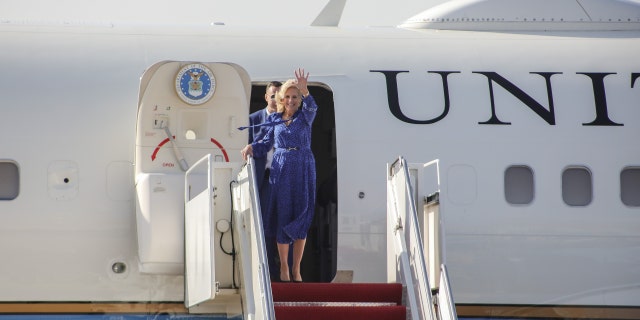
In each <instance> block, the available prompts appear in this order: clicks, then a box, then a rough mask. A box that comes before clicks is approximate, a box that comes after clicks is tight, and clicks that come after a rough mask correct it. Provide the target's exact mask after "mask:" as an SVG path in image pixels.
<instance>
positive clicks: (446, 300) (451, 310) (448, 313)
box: [438, 264, 458, 320]
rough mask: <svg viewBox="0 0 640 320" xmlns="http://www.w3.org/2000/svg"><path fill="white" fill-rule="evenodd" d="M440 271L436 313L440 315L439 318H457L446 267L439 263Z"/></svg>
mask: <svg viewBox="0 0 640 320" xmlns="http://www.w3.org/2000/svg"><path fill="white" fill-rule="evenodd" d="M440 271H441V272H440V289H439V290H438V314H439V315H440V320H455V319H458V315H457V313H456V305H455V303H454V302H453V294H452V293H451V286H450V285H449V274H448V273H447V267H446V266H445V265H444V264H441V265H440Z"/></svg>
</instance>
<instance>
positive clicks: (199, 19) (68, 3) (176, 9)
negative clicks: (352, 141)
mask: <svg viewBox="0 0 640 320" xmlns="http://www.w3.org/2000/svg"><path fill="white" fill-rule="evenodd" d="M328 1H329V0H303V1H300V0H269V1H265V0H0V24H2V23H5V24H6V23H9V22H10V23H25V22H34V21H35V22H43V21H44V22H48V23H65V22H66V23H69V22H70V23H87V22H104V23H118V22H125V23H140V22H142V21H157V22H167V23H192V24H211V23H224V24H225V25H229V26H232V25H233V26H236V25H267V26H288V25H309V24H310V23H311V22H312V21H313V20H314V19H315V17H316V16H317V15H318V13H320V11H322V9H323V8H324V6H325V5H326V4H327V3H328ZM442 2H445V0H394V1H375V0H347V2H346V5H345V8H344V12H343V16H342V19H341V22H340V26H342V27H349V26H395V25H398V24H400V23H402V22H403V21H404V20H406V19H407V18H409V17H411V16H413V15H416V14H418V13H420V12H422V11H424V10H427V9H429V8H430V7H433V6H435V5H437V4H440V3H442ZM34 8H35V9H34Z"/></svg>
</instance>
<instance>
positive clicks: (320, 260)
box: [249, 79, 338, 282]
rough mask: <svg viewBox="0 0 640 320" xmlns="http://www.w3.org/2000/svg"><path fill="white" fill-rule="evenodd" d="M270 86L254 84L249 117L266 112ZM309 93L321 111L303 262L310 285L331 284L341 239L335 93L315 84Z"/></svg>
mask: <svg viewBox="0 0 640 320" xmlns="http://www.w3.org/2000/svg"><path fill="white" fill-rule="evenodd" d="M277 80H278V81H284V80H286V79H277ZM267 84H268V82H254V83H253V84H252V89H251V101H250V106H249V108H250V110H249V113H253V112H255V111H258V110H260V109H262V108H265V106H266V102H265V99H264V95H265V91H266V85H267ZM309 91H310V93H311V95H313V98H314V99H315V100H316V103H317V104H318V107H319V108H318V114H317V115H316V118H315V121H314V122H313V128H312V138H311V150H312V151H313V155H314V157H315V159H316V190H317V196H316V209H315V216H314V219H313V223H312V224H311V228H310V229H309V233H308V236H307V243H306V247H305V251H304V256H303V259H302V274H304V277H305V281H308V282H330V281H331V280H333V278H334V277H335V275H336V269H337V239H338V218H337V214H338V192H337V191H338V190H337V189H338V181H337V156H336V135H335V130H336V129H335V128H336V125H335V110H334V102H333V92H332V91H331V90H330V88H329V87H328V86H326V85H324V84H321V83H313V82H311V83H309ZM290 259H291V257H290Z"/></svg>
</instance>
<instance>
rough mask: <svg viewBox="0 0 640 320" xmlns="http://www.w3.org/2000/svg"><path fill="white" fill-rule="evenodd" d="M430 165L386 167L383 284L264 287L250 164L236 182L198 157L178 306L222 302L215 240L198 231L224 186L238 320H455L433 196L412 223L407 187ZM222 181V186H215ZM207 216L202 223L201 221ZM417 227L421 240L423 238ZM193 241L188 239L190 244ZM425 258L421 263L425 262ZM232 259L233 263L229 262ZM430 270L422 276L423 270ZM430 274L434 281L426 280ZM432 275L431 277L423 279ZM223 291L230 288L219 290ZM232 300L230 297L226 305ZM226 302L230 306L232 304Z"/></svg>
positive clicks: (190, 176) (191, 177) (190, 180)
mask: <svg viewBox="0 0 640 320" xmlns="http://www.w3.org/2000/svg"><path fill="white" fill-rule="evenodd" d="M437 165H438V162H437V161H434V162H431V163H427V164H424V165H412V166H408V165H407V164H406V162H405V160H404V159H403V158H399V159H398V160H397V161H395V162H394V163H393V164H391V165H390V166H389V169H388V173H389V174H388V178H387V181H388V192H387V193H388V201H387V202H388V247H389V251H388V252H389V253H390V254H388V261H387V265H388V270H389V271H388V283H271V282H270V280H269V270H268V266H267V264H266V251H265V245H264V241H263V239H264V237H263V234H262V233H263V231H262V222H261V221H260V219H261V218H260V217H261V214H260V207H259V200H258V196H257V194H258V193H257V190H256V187H255V185H256V184H255V183H254V181H253V159H251V158H250V160H249V162H248V163H247V164H246V165H244V166H243V167H242V168H240V170H239V172H238V174H237V176H236V178H235V179H233V177H231V176H230V173H231V172H232V171H233V169H232V167H233V165H232V164H224V163H216V162H214V161H213V160H212V158H211V156H205V157H204V158H203V159H201V160H200V161H198V162H197V163H196V164H194V165H193V166H192V167H191V168H190V169H189V170H188V171H187V173H186V180H185V183H186V186H185V190H187V194H186V195H185V200H186V202H187V204H186V209H185V210H186V211H185V214H186V218H185V234H186V235H187V237H186V238H185V246H186V247H185V254H186V259H187V262H186V273H185V282H186V290H187V295H186V299H185V304H186V305H187V306H188V307H190V308H192V310H194V311H196V310H200V311H202V312H205V310H207V308H202V307H200V305H201V304H202V305H203V306H206V305H207V304H210V302H208V301H214V300H216V299H222V300H219V302H220V301H225V300H224V299H229V297H231V296H232V295H229V294H225V292H224V290H225V289H223V288H219V287H217V282H216V281H215V280H214V278H215V276H214V273H215V272H214V270H213V269H215V268H211V267H207V266H214V265H216V263H215V254H209V253H210V252H213V251H212V250H211V248H210V247H206V246H205V247H204V248H201V246H202V243H207V242H208V243H210V245H211V246H213V245H214V244H215V242H216V240H215V239H197V237H199V236H204V237H206V236H207V234H213V232H211V230H207V228H206V227H203V226H212V227H213V226H214V225H215V227H216V228H218V229H221V230H223V229H225V228H226V227H227V226H218V223H215V224H214V223H213V217H212V216H211V214H207V211H210V210H209V209H206V208H207V207H209V204H207V202H209V201H216V199H217V196H216V194H215V193H216V192H218V190H220V189H221V188H222V187H223V186H224V185H225V184H228V186H227V187H228V188H229V191H224V192H231V194H232V197H233V201H232V202H233V208H232V217H233V218H232V223H231V226H230V227H231V228H232V230H231V232H232V233H233V234H234V240H233V241H234V242H235V248H234V249H233V250H234V253H235V254H236V258H235V259H237V263H236V262H234V268H235V270H236V272H237V275H234V281H236V278H237V283H234V286H236V290H237V292H238V294H239V295H240V296H241V300H242V317H243V318H245V319H278V320H283V319H284V320H286V319H300V318H302V317H304V318H305V319H306V320H313V319H328V318H331V319H350V320H354V319H399V320H401V319H416V320H417V319H429V320H436V319H439V320H449V319H456V312H455V305H454V303H453V299H452V295H451V291H450V288H449V281H448V276H447V270H446V267H445V266H444V264H439V265H438V267H435V268H434V267H433V266H432V265H433V264H434V263H439V262H440V261H441V260H442V259H441V258H440V252H441V250H440V248H439V246H440V243H439V237H440V233H439V225H440V222H439V217H438V215H439V212H438V211H439V204H438V201H437V195H438V190H437V188H436V190H434V191H435V192H434V193H432V194H431V196H429V197H426V198H424V199H423V200H424V206H423V213H424V214H423V215H422V216H423V218H422V219H419V218H418V214H417V211H416V204H415V203H416V201H415V194H416V193H414V190H415V189H414V187H413V186H412V184H413V185H419V186H420V187H421V188H423V189H425V188H426V187H425V186H424V183H423V181H422V180H423V179H428V177H427V176H428V175H429V174H431V175H434V178H435V179H436V180H435V181H436V182H435V185H436V186H437V185H438V184H437ZM218 179H221V180H223V181H224V183H222V184H220V183H217V182H216V180H218ZM207 215H208V216H209V217H206V216H207ZM422 229H424V230H425V231H426V232H425V235H426V238H423V237H422V235H421V234H422V233H421V230H422ZM191 238H193V239H191ZM425 254H426V256H427V257H426V258H425ZM235 259H234V261H235ZM428 270H429V271H432V272H427V271H428ZM432 274H433V276H432ZM430 276H431V277H430ZM226 290H229V289H226ZM231 300H232V299H231ZM231 300H229V301H231Z"/></svg>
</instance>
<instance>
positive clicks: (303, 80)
mask: <svg viewBox="0 0 640 320" xmlns="http://www.w3.org/2000/svg"><path fill="white" fill-rule="evenodd" d="M294 73H295V75H296V81H297V82H298V88H299V89H300V91H302V94H303V95H305V96H306V95H308V94H309V88H307V79H309V73H308V72H307V73H306V74H305V72H304V69H303V68H298V70H295V71H294Z"/></svg>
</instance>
